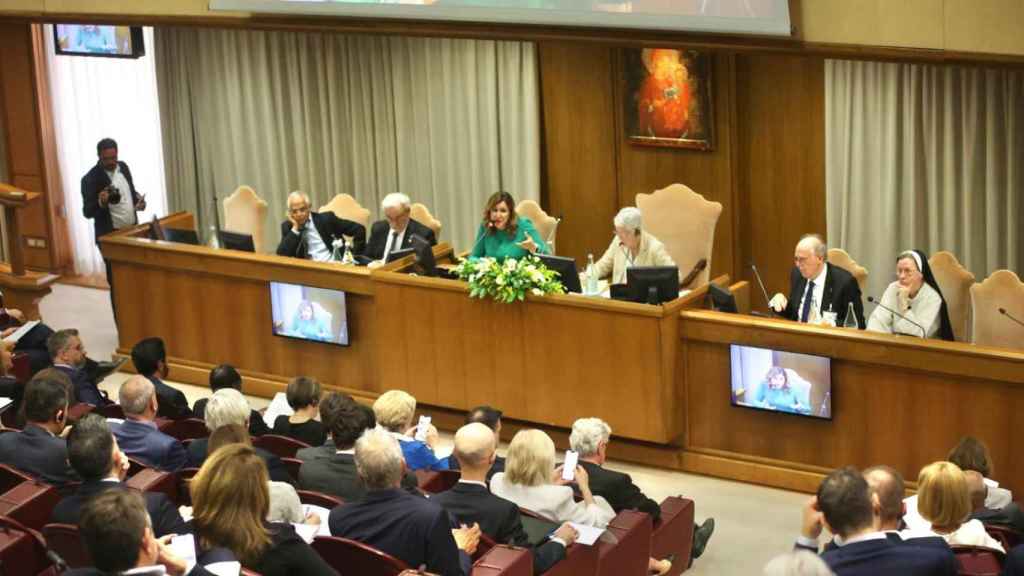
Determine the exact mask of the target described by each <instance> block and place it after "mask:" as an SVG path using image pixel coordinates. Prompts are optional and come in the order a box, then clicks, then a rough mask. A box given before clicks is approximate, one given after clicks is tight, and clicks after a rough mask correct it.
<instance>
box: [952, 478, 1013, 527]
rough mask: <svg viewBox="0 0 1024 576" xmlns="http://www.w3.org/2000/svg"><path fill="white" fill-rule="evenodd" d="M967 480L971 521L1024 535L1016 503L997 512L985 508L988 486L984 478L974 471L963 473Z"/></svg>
mask: <svg viewBox="0 0 1024 576" xmlns="http://www.w3.org/2000/svg"><path fill="white" fill-rule="evenodd" d="M964 477H965V478H966V479H967V494H968V496H969V497H970V500H971V519H973V520H978V521H979V522H981V523H982V524H985V525H988V524H994V525H997V526H1006V527H1008V528H1010V529H1012V530H1016V531H1017V532H1020V533H1024V512H1021V509H1020V506H1019V505H1018V504H1017V503H1016V502H1011V503H1010V505H1009V506H1005V507H1003V508H1000V509H998V510H993V509H991V508H986V507H985V501H986V500H987V498H988V489H989V488H988V485H987V484H986V483H985V477H984V476H982V475H981V474H980V473H978V472H975V471H974V470H968V471H966V472H964Z"/></svg>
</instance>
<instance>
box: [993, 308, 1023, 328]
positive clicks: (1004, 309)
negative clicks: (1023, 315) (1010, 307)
mask: <svg viewBox="0 0 1024 576" xmlns="http://www.w3.org/2000/svg"><path fill="white" fill-rule="evenodd" d="M999 313H1000V314H1002V315H1003V316H1006V317H1007V318H1009V319H1010V320H1012V321H1013V322H1016V323H1017V324H1020V325H1021V326H1024V322H1021V321H1020V320H1018V319H1016V318H1014V317H1013V315H1012V314H1010V313H1009V312H1007V311H1006V308H1000V309H999Z"/></svg>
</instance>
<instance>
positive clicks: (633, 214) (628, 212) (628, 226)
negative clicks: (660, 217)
mask: <svg viewBox="0 0 1024 576" xmlns="http://www.w3.org/2000/svg"><path fill="white" fill-rule="evenodd" d="M643 222H644V219H643V214H642V213H641V212H640V209H639V208H636V207H635V206H626V207H625V208H623V209H622V210H619V212H618V214H616V215H615V218H613V219H612V223H613V224H614V225H615V227H616V228H622V229H625V230H630V231H633V232H636V231H637V230H639V229H640V228H642V227H643Z"/></svg>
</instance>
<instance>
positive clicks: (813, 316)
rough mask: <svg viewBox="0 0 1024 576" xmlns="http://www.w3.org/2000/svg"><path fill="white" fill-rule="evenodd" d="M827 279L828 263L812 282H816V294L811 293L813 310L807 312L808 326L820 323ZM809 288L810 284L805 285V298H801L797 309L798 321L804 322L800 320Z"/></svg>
mask: <svg viewBox="0 0 1024 576" xmlns="http://www.w3.org/2000/svg"><path fill="white" fill-rule="evenodd" d="M826 277H828V262H826V263H825V264H824V265H823V266H822V267H821V272H818V275H817V276H815V277H814V279H813V280H812V281H813V282H814V292H812V293H811V309H810V310H808V311H807V323H808V324H814V323H816V322H817V321H818V319H819V318H820V317H821V310H820V308H821V299H822V297H823V296H824V294H825V278H826ZM807 286H810V284H809V283H808V284H805V285H804V294H803V296H801V297H800V305H799V306H797V308H796V316H797V320H802V318H800V312H802V311H803V309H804V300H806V299H807V292H808V290H807ZM826 312H827V310H826ZM832 312H836V313H838V312H839V311H838V310H832Z"/></svg>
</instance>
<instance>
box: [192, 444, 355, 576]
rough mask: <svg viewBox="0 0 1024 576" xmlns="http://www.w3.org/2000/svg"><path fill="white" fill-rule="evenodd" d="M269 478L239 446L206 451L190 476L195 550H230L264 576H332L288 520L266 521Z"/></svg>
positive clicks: (250, 453) (263, 467)
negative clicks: (320, 575)
mask: <svg viewBox="0 0 1024 576" xmlns="http://www.w3.org/2000/svg"><path fill="white" fill-rule="evenodd" d="M268 481H269V477H268V475H267V467H266V465H265V464H264V463H263V459H262V458H261V457H260V456H259V455H257V454H256V451H255V450H253V449H252V448H251V447H249V446H246V445H244V444H230V445H227V446H223V447H221V448H220V449H218V450H217V451H216V452H214V453H212V454H210V456H209V457H208V458H207V459H206V462H205V463H204V464H203V467H202V468H200V469H199V473H197V474H196V476H195V478H193V479H192V484H191V487H190V490H191V493H192V512H193V517H192V524H193V526H194V527H195V534H196V536H197V539H198V547H199V548H200V550H208V549H210V548H215V547H221V548H227V549H229V550H231V552H232V553H233V554H234V555H235V558H236V559H237V560H238V561H239V562H241V563H242V566H244V567H246V568H248V569H250V570H253V571H256V572H259V573H260V574H263V575H264V576H277V575H281V576H287V575H289V574H304V575H306V574H315V575H319V574H323V575H332V574H336V572H335V571H334V570H332V569H331V567H330V566H328V565H327V564H326V563H325V562H324V561H323V559H322V558H320V555H319V554H317V553H316V552H315V551H313V549H312V548H310V547H309V545H308V544H306V543H305V542H304V541H303V540H302V538H300V537H299V536H298V534H296V533H295V529H294V528H292V526H291V525H290V524H278V523H272V522H267V521H265V520H264V518H266V517H267V513H268V511H269V509H270V493H269V491H268Z"/></svg>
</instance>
